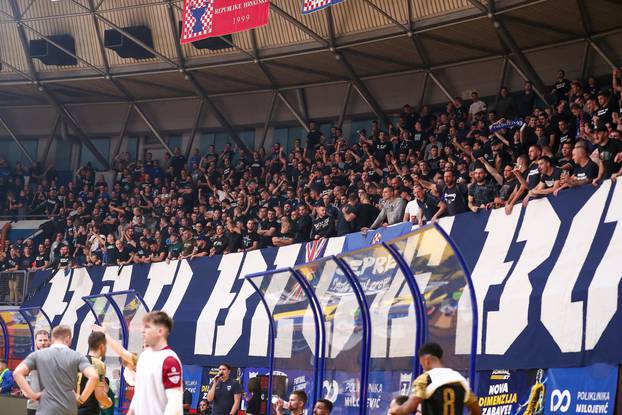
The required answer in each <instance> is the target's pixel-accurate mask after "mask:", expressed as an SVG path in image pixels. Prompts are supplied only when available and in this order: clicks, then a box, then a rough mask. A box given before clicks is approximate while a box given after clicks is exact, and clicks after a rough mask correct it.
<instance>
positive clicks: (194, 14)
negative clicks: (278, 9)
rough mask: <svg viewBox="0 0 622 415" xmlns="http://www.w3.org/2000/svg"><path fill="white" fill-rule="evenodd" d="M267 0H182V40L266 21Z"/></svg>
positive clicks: (201, 37)
mask: <svg viewBox="0 0 622 415" xmlns="http://www.w3.org/2000/svg"><path fill="white" fill-rule="evenodd" d="M269 15H270V2H269V0H185V1H184V9H183V25H182V33H181V39H180V40H181V43H189V42H195V41H197V40H201V39H205V38H208V37H216V36H223V35H228V34H231V33H236V32H241V31H244V30H249V29H253V28H256V27H260V26H265V25H267V24H268V20H269Z"/></svg>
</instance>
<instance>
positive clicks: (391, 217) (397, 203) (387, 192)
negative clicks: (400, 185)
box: [369, 186, 406, 229]
mask: <svg viewBox="0 0 622 415" xmlns="http://www.w3.org/2000/svg"><path fill="white" fill-rule="evenodd" d="M382 199H383V201H384V205H383V206H382V210H381V211H380V213H379V214H378V217H377V218H376V220H375V221H374V223H372V225H371V226H370V227H369V229H376V228H378V227H380V226H382V224H383V223H384V222H387V225H394V224H396V223H400V222H401V221H402V220H403V219H404V211H405V210H406V201H404V199H402V198H401V197H399V196H395V191H394V190H393V188H392V187H391V186H387V187H385V188H384V189H383V190H382Z"/></svg>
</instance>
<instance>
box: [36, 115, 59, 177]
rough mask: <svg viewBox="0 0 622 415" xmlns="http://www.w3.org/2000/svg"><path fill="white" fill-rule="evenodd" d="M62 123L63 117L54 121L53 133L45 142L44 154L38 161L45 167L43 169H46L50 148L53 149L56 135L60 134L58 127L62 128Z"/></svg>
mask: <svg viewBox="0 0 622 415" xmlns="http://www.w3.org/2000/svg"><path fill="white" fill-rule="evenodd" d="M61 121H62V117H61V116H60V115H58V116H57V117H56V120H55V121H54V125H53V126H52V131H50V135H49V136H48V138H47V140H45V145H44V147H43V152H41V153H40V154H41V155H42V156H41V157H38V156H37V159H38V161H39V162H40V163H41V166H43V168H45V164H46V162H47V160H48V156H49V154H50V148H51V147H52V143H53V142H54V140H55V139H56V134H57V133H58V127H60V123H61Z"/></svg>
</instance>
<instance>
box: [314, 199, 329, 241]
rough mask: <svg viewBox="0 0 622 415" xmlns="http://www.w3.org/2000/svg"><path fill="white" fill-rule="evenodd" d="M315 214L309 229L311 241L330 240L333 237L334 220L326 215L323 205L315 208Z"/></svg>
mask: <svg viewBox="0 0 622 415" xmlns="http://www.w3.org/2000/svg"><path fill="white" fill-rule="evenodd" d="M315 212H316V214H317V217H316V219H315V220H314V221H313V226H312V227H311V239H320V238H330V237H332V236H335V220H334V219H333V218H332V217H331V216H329V215H328V214H327V213H326V207H325V206H323V205H320V206H317V207H316V208H315Z"/></svg>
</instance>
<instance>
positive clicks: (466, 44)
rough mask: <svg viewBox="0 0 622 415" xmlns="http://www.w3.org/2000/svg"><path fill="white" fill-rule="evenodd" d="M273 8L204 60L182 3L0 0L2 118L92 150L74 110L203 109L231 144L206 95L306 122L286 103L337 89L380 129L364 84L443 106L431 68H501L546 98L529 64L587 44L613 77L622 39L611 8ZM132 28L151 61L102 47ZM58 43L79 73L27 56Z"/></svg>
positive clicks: (545, 2)
mask: <svg viewBox="0 0 622 415" xmlns="http://www.w3.org/2000/svg"><path fill="white" fill-rule="evenodd" d="M270 3H271V4H270V9H271V13H270V23H269V25H268V26H265V27H262V28H258V29H256V30H251V31H247V32H242V33H237V34H234V35H233V36H232V38H231V39H230V40H229V39H225V40H224V41H225V42H226V47H225V48H224V49H221V50H217V51H211V50H208V49H201V50H199V49H196V48H195V47H193V46H192V45H180V44H179V41H178V25H179V21H180V20H181V7H182V0H57V1H51V0H2V1H1V2H0V63H1V64H2V69H1V70H0V108H16V107H36V106H48V107H54V108H55V109H56V111H57V112H58V114H59V115H60V116H62V118H63V120H64V121H65V122H67V123H68V124H69V125H71V126H72V127H73V128H74V130H76V132H77V135H78V136H82V138H83V142H84V144H85V145H87V146H88V145H89V144H88V139H87V137H86V134H85V133H84V132H83V131H80V130H81V129H80V126H79V123H77V122H76V120H75V118H74V117H73V116H72V114H71V112H70V111H69V110H68V108H70V107H72V106H78V105H81V104H89V103H94V102H97V103H111V104H112V103H119V104H123V105H128V104H130V105H131V106H132V107H133V108H134V109H135V110H136V111H137V113H138V114H139V115H140V116H141V118H143V119H145V118H147V116H146V114H144V113H143V114H141V110H140V105H141V104H142V103H147V102H149V103H151V102H158V101H165V100H166V101H170V100H183V99H195V100H196V99H200V100H201V102H203V103H205V104H206V105H207V106H208V107H209V108H210V109H211V110H212V112H213V113H215V114H216V117H217V118H218V120H219V123H220V124H221V125H222V126H223V128H225V129H226V130H227V131H229V132H230V133H231V135H232V136H233V137H234V138H235V136H236V135H237V134H235V132H234V129H233V128H232V127H231V125H229V122H228V121H227V117H226V116H225V115H224V114H223V113H222V112H221V111H219V109H218V108H217V105H216V104H215V103H214V98H217V97H224V96H245V95H249V94H255V93H266V92H272V93H273V94H274V100H276V99H277V98H280V99H281V100H282V101H283V102H284V104H285V105H286V106H287V107H288V108H290V110H291V111H292V113H293V114H294V115H295V117H296V118H297V119H298V121H300V122H301V124H302V123H303V122H302V121H304V120H303V119H302V118H303V117H302V116H301V114H300V112H299V111H297V109H296V108H295V105H293V104H292V103H291V102H289V101H288V99H287V98H286V96H285V94H284V92H285V91H292V90H301V89H304V88H308V87H313V86H318V85H330V84H339V83H341V84H347V85H348V89H349V90H350V89H353V90H355V91H356V92H357V93H358V94H359V95H360V96H361V97H362V99H363V100H364V101H365V102H366V103H367V104H368V105H369V107H370V109H371V110H372V112H373V113H375V114H376V115H378V117H379V118H384V114H383V113H382V110H381V109H380V107H379V105H378V103H377V102H376V100H375V99H374V96H373V95H372V94H371V93H370V91H369V90H368V89H367V88H366V85H365V82H366V80H370V79H374V78H382V77H390V76H396V75H400V74H408V73H415V72H419V73H422V74H424V75H425V82H429V83H431V84H434V85H435V86H436V87H437V88H439V89H440V90H441V91H442V92H443V94H444V95H446V96H449V95H451V94H450V93H449V91H448V90H447V89H446V88H445V87H444V85H443V80H442V79H439V76H437V71H439V70H443V69H446V68H452V67H459V66H460V65H466V64H470V63H474V62H481V61H486V60H498V59H500V58H502V59H505V62H507V64H508V65H511V66H512V67H513V68H514V69H515V70H516V71H517V72H519V73H521V74H522V75H524V77H526V78H530V79H532V80H534V81H535V82H534V83H535V85H536V87H537V89H539V90H543V88H544V85H543V83H542V81H541V80H540V78H539V76H538V74H537V73H536V72H535V71H534V70H533V67H532V66H531V65H530V63H529V60H528V59H527V58H526V57H525V54H526V53H528V52H533V51H538V50H546V49H548V48H555V47H561V46H563V45H568V44H574V43H584V44H585V45H586V46H585V48H586V50H591V51H592V53H596V54H598V55H599V56H601V57H602V59H604V60H605V61H606V62H607V63H608V64H609V65H610V66H614V62H613V60H615V59H616V57H613V58H612V56H613V55H612V53H611V52H610V51H611V50H613V49H614V47H612V45H611V44H609V42H612V40H611V39H614V38H615V36H616V35H618V34H619V33H621V32H622V24H621V23H620V18H619V17H620V16H621V15H622V3H621V2H619V1H616V0H496V1H495V0H488V1H486V0H346V1H345V2H343V3H340V4H338V5H336V6H333V7H330V8H326V9H324V10H322V11H319V12H316V13H313V14H310V15H306V16H302V15H301V13H300V6H301V0H272V1H270ZM140 25H143V26H148V27H149V28H150V30H151V33H152V36H153V47H148V45H146V44H144V43H142V44H141V46H145V47H146V49H147V50H148V51H149V52H151V53H152V54H153V55H154V57H153V58H150V59H141V60H136V59H131V58H121V57H119V56H118V55H117V54H116V53H115V52H114V51H113V50H110V49H107V48H105V47H104V45H103V37H104V31H105V30H107V29H116V30H121V31H122V28H124V27H128V26H140ZM59 34H69V35H71V36H72V37H73V38H74V39H75V53H70V55H71V56H72V57H73V58H75V59H76V60H77V65H74V66H56V65H45V64H43V63H41V62H40V61H39V60H37V59H32V58H30V57H29V42H30V41H31V40H35V39H49V36H52V35H59ZM128 37H131V35H128ZM612 37H613V38H612ZM133 40H138V39H133ZM51 43H54V42H53V41H52V42H51ZM138 43H140V41H138ZM66 52H67V51H66ZM586 54H587V52H586ZM584 59H585V58H584ZM492 76H495V77H496V76H497V75H496V74H494V75H492ZM145 122H147V123H148V124H149V120H148V119H145ZM0 123H2V124H5V122H4V121H3V120H2V117H1V116H0ZM5 128H6V129H7V131H9V132H10V126H8V125H5ZM154 133H155V131H154ZM156 135H157V133H156ZM236 141H238V140H236ZM89 147H90V146H89Z"/></svg>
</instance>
